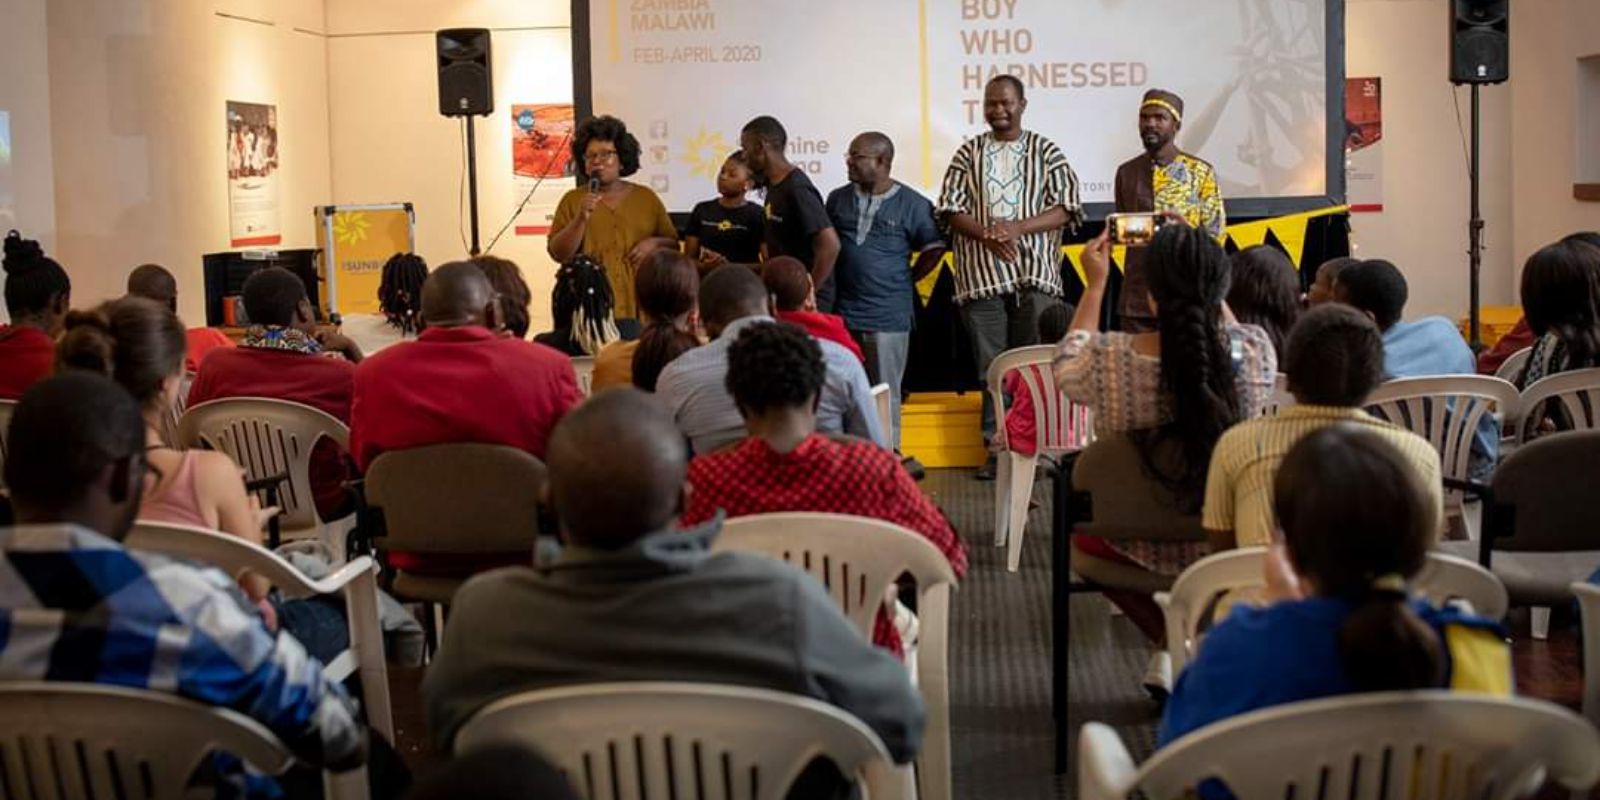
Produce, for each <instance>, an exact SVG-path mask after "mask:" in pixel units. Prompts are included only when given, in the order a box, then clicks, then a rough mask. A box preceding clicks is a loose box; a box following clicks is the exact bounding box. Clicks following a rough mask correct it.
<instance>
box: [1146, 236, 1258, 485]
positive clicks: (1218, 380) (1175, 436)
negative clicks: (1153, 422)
mask: <svg viewBox="0 0 1600 800" xmlns="http://www.w3.org/2000/svg"><path fill="white" fill-rule="evenodd" d="M1146 263H1147V264H1148V265H1149V266H1148V269H1149V274H1150V295H1151V297H1152V298H1154V299H1155V301H1156V309H1157V311H1156V316H1157V323H1158V325H1159V328H1160V336H1161V389H1162V391H1163V392H1165V393H1166V396H1167V397H1168V398H1169V399H1170V400H1171V402H1172V421H1171V422H1169V423H1167V424H1165V425H1163V426H1161V427H1160V428H1157V429H1156V430H1155V431H1153V432H1150V433H1148V434H1145V435H1142V436H1139V437H1136V438H1135V441H1137V442H1138V443H1139V445H1140V452H1141V455H1142V456H1143V459H1144V462H1145V468H1146V469H1147V470H1148V471H1149V472H1150V473H1151V474H1152V475H1153V476H1154V477H1155V478H1156V479H1157V480H1158V481H1160V482H1161V483H1162V484H1164V485H1166V487H1167V488H1168V489H1170V490H1172V491H1173V493H1174V494H1175V495H1176V496H1177V498H1178V500H1179V506H1180V508H1182V509H1183V510H1184V511H1186V512H1188V511H1196V510H1198V509H1199V507H1200V502H1201V498H1202V496H1203V494H1204V489H1205V480H1206V470H1207V469H1208V468H1209V466H1210V464H1211V451H1212V449H1213V448H1215V447H1216V444H1217V439H1218V438H1219V437H1221V436H1222V432H1223V431H1225V430H1227V429H1228V428H1229V427H1230V426H1231V425H1233V424H1234V423H1235V422H1238V421H1239V418H1240V415H1241V410H1240V401H1239V392H1238V389H1237V388H1236V386H1235V384H1234V375H1233V373H1234V368H1233V362H1232V357H1231V355H1230V347H1229V341H1228V334H1227V331H1226V328H1225V326H1224V324H1223V320H1222V302H1223V298H1225V297H1226V296H1227V294H1228V285H1229V277H1230V275H1229V263H1228V255H1227V253H1225V252H1223V250H1222V247H1221V246H1219V245H1218V244H1217V243H1216V242H1215V241H1213V240H1212V239H1211V237H1210V235H1208V234H1207V233H1206V232H1205V231H1202V230H1200V229H1197V228H1191V227H1189V226H1187V225H1168V226H1165V227H1163V228H1162V229H1161V230H1160V231H1159V232H1158V233H1157V234H1156V237H1155V240H1154V241H1152V242H1151V243H1150V249H1149V255H1148V258H1147V261H1146ZM1169 443H1170V444H1169ZM1172 445H1175V446H1176V447H1177V448H1178V455H1179V456H1181V462H1180V463H1178V464H1170V463H1166V462H1162V463H1158V462H1157V459H1156V457H1155V454H1156V453H1157V452H1158V451H1159V450H1161V449H1162V448H1163V447H1166V446H1172Z"/></svg>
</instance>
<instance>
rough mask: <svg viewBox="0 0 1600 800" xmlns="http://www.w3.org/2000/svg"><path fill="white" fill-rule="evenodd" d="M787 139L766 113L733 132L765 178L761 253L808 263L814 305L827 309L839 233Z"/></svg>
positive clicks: (830, 303)
mask: <svg viewBox="0 0 1600 800" xmlns="http://www.w3.org/2000/svg"><path fill="white" fill-rule="evenodd" d="M788 143H789V134H788V133H787V132H785V131H784V129H783V124H782V123H780V122H778V121H777V120H775V119H773V118H772V117H756V118H755V119H753V120H750V121H749V122H747V123H745V126H744V130H742V131H740V133H739V146H740V147H741V148H743V150H744V158H745V163H747V164H749V165H750V169H751V170H752V171H753V172H755V173H756V174H757V175H760V176H762V177H763V178H765V179H766V183H767V258H777V257H778V256H791V257H793V258H797V259H799V260H800V263H802V264H805V265H806V266H807V267H808V268H810V270H811V283H812V285H813V286H815V287H816V289H817V309H818V310H819V311H824V312H829V313H832V311H833V297H834V285H833V262H834V260H835V259H837V258H838V257H839V234H837V233H836V232H834V230H833V222H832V221H831V220H829V219H828V211H827V209H826V208H824V207H823V205H822V193H820V192H818V191H817V187H816V186H813V185H812V183H811V179H810V178H807V177H806V174H805V172H803V171H801V170H799V169H797V168H795V166H794V165H793V164H790V163H789V159H788V157H787V156H785V155H784V150H783V149H784V146H785V145H787V144H788Z"/></svg>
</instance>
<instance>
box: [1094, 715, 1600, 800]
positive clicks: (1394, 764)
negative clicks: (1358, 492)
mask: <svg viewBox="0 0 1600 800" xmlns="http://www.w3.org/2000/svg"><path fill="white" fill-rule="evenodd" d="M1077 766H1078V797H1079V800H1113V798H1115V800H1125V798H1127V797H1128V796H1129V794H1130V793H1131V792H1133V791H1134V790H1135V789H1141V790H1143V792H1144V794H1145V796H1147V797H1152V798H1171V797H1181V796H1183V795H1184V793H1185V792H1186V791H1188V790H1189V789H1190V788H1192V787H1193V786H1195V785H1196V784H1197V783H1199V782H1200V781H1202V780H1204V779H1206V778H1217V779H1220V780H1222V781H1223V782H1224V783H1226V784H1227V786H1228V788H1229V789H1230V790H1231V791H1232V793H1233V796H1234V797H1239V798H1264V797H1294V798H1296V800H1332V799H1333V798H1339V800H1345V799H1346V798H1349V800H1369V798H1372V799H1375V798H1380V797H1387V798H1414V799H1415V800H1430V799H1431V798H1441V799H1442V798H1447V797H1448V798H1458V797H1460V798H1465V797H1471V798H1475V800H1479V799H1481V800H1510V798H1516V797H1526V796H1529V795H1531V794H1533V793H1534V792H1535V791H1537V790H1538V789H1539V787H1540V784H1541V783H1542V782H1543V779H1544V778H1546V777H1548V778H1549V779H1550V780H1553V781H1556V782H1557V783H1560V784H1562V785H1564V786H1566V787H1567V788H1569V789H1587V788H1589V787H1590V786H1593V785H1594V784H1595V782H1596V780H1600V733H1596V732H1595V729H1594V727H1593V726H1591V725H1590V724H1589V723H1588V721H1586V720H1584V719H1583V718H1582V717H1579V716H1578V715H1577V714H1574V713H1572V712H1571V711H1568V710H1566V709H1564V708H1561V707H1560V706H1557V705H1554V704H1552V703H1547V702H1544V701H1542V700H1529V699H1523V698H1514V699H1502V698H1498V697H1491V696H1488V695H1475V694H1468V693H1451V692H1448V691H1423V692H1385V693H1377V694H1358V695H1345V696H1342V697H1330V698H1325V699H1322V700H1312V701H1309V702H1303V703H1290V704H1286V705H1281V706H1276V707H1273V708H1267V709H1263V710H1261V711H1255V712H1252V713H1249V714H1242V715H1240V716H1237V717H1234V718H1232V719H1227V720H1223V721H1221V722H1217V723H1215V724H1213V725H1209V726H1207V727H1205V728H1202V729H1200V730H1198V731H1195V732H1193V733H1191V734H1189V735H1188V736H1185V737H1183V738H1182V739H1179V740H1178V741H1176V742H1173V743H1171V744H1169V745H1167V746H1166V747H1164V748H1162V749H1161V750H1159V751H1157V752H1156V754H1155V755H1153V756H1151V757H1150V759H1149V760H1148V761H1146V762H1145V763H1144V764H1142V765H1139V766H1137V767H1136V766H1134V764H1133V759H1132V757H1131V756H1129V754H1128V750H1127V748H1126V747H1124V746H1123V744H1122V742H1121V740H1119V739H1118V738H1117V734H1116V732H1115V731H1113V730H1112V729H1111V728H1110V727H1109V726H1107V725H1104V724H1101V723H1098V722H1091V723H1088V724H1087V725H1084V726H1083V731H1082V733H1081V734H1080V735H1079V738H1078V765H1077Z"/></svg>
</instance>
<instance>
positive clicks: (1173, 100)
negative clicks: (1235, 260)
mask: <svg viewBox="0 0 1600 800" xmlns="http://www.w3.org/2000/svg"><path fill="white" fill-rule="evenodd" d="M1182 128H1183V98H1181V97H1178V96H1177V95H1176V94H1173V93H1172V92H1169V91H1166V90H1164V89H1151V90H1150V91H1148V92H1145V94H1144V101H1143V102H1141V103H1140V104H1139V139H1140V141H1141V142H1143V144H1144V153H1142V154H1141V155H1139V156H1138V157H1137V158H1134V159H1132V160H1130V161H1128V162H1126V163H1124V164H1123V165H1122V166H1120V167H1118V168H1117V178H1116V205H1117V211H1118V212H1119V213H1134V212H1151V211H1154V212H1157V213H1161V214H1163V215H1165V216H1167V217H1168V218H1169V219H1170V218H1173V217H1181V218H1182V219H1183V221H1184V222H1186V223H1188V224H1189V225H1192V226H1194V227H1197V228H1201V229H1204V230H1205V231H1206V232H1207V233H1210V234H1211V236H1212V237H1214V238H1216V239H1218V240H1220V239H1221V238H1222V231H1223V228H1224V227H1226V225H1227V218H1226V215H1225V213H1224V212H1223V208H1222V193H1221V192H1220V191H1218V189H1217V177H1216V170H1215V169H1213V168H1212V166H1211V165H1210V164H1209V163H1207V162H1205V161H1203V160H1201V159H1200V158H1197V157H1195V156H1192V155H1190V154H1188V153H1184V152H1182V151H1180V150H1178V145H1177V142H1176V139H1177V136H1178V131H1179V130H1181V129H1182ZM1123 268H1124V273H1123V275H1124V277H1123V282H1122V299H1121V302H1120V303H1119V304H1118V308H1119V311H1120V313H1121V315H1122V329H1123V330H1126V331H1129V332H1140V331H1152V330H1155V311H1154V310H1152V309H1151V308H1150V283H1149V280H1148V278H1147V277H1146V275H1145V269H1144V252H1143V249H1142V248H1129V250H1128V255H1127V257H1126V259H1124V264H1123Z"/></svg>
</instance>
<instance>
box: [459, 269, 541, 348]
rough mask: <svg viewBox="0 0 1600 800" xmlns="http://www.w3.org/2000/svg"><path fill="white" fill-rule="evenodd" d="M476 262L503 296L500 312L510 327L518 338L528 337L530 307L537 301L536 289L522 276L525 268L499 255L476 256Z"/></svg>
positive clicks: (507, 328) (509, 329)
mask: <svg viewBox="0 0 1600 800" xmlns="http://www.w3.org/2000/svg"><path fill="white" fill-rule="evenodd" d="M472 263H473V264H474V265H476V266H477V267H478V269H480V270H482V271H483V274H484V275H485V276H486V277H488V278H489V285H490V286H493V287H494V290H495V292H497V293H498V294H499V295H500V313H502V314H504V315H505V326H506V330H508V331H511V335H513V336H515V337H517V338H518V339H526V338H528V326H529V324H530V323H529V319H528V306H529V304H531V303H532V302H533V290H531V289H529V288H528V282H527V281H525V280H523V279H522V268H521V267H518V266H517V265H516V263H515V262H513V261H511V260H509V259H504V258H500V257H499V256H489V255H482V256H474V257H473V258H472Z"/></svg>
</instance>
